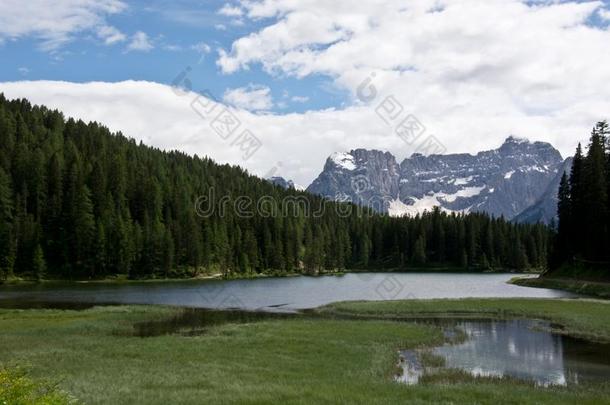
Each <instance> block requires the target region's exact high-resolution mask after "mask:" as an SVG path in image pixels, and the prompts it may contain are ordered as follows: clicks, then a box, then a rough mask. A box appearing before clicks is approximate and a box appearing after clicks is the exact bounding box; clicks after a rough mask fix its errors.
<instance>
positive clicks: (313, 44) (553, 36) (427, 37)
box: [217, 0, 610, 155]
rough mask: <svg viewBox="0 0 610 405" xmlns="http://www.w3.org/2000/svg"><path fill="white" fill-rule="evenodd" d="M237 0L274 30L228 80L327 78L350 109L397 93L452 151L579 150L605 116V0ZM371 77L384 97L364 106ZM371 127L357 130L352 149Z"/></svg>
mask: <svg viewBox="0 0 610 405" xmlns="http://www.w3.org/2000/svg"><path fill="white" fill-rule="evenodd" d="M242 4H243V6H244V8H245V10H246V12H245V16H246V17H247V18H251V19H259V21H268V23H266V24H265V25H264V26H263V27H262V28H260V29H259V30H257V31H255V32H252V33H250V34H248V35H246V36H243V37H241V38H238V39H237V40H236V41H234V42H233V44H232V46H231V48H230V49H226V50H224V51H221V52H219V58H218V60H217V64H218V65H219V67H220V68H221V69H222V71H223V72H224V73H226V74H231V73H233V72H236V71H239V70H242V69H248V68H249V67H250V66H251V65H254V64H256V65H261V66H262V68H263V69H264V70H265V71H267V72H269V73H270V74H272V75H279V76H286V75H287V76H294V77H298V78H302V77H307V76H314V75H325V76H327V77H329V78H330V79H331V80H332V81H333V84H334V85H335V86H337V87H338V88H342V89H346V90H347V91H348V92H349V93H350V94H351V95H352V100H351V104H352V105H354V106H360V105H368V106H369V108H371V109H373V108H375V107H376V105H377V104H378V103H379V102H380V101H381V100H383V99H384V97H386V96H388V95H391V94H393V95H396V97H397V99H398V100H399V101H400V102H401V103H402V104H403V106H404V113H405V114H406V113H412V114H415V115H416V116H417V117H418V118H419V119H420V120H421V121H422V122H423V123H424V124H425V125H426V127H427V128H428V131H429V133H433V134H435V135H436V136H437V137H438V138H439V139H440V140H441V141H442V142H443V143H444V144H445V145H446V146H447V147H448V150H449V151H450V152H459V151H465V152H474V151H477V150H481V149H485V148H491V147H496V146H497V145H498V144H499V142H501V141H502V139H503V138H504V137H505V136H506V135H508V134H510V133H515V134H519V135H522V136H527V137H529V138H531V139H541V140H549V141H553V143H554V144H555V145H556V146H557V147H559V148H560V149H561V150H562V152H563V153H564V154H566V153H573V148H574V145H575V142H576V141H577V140H579V139H582V138H586V134H587V133H588V132H589V127H590V126H591V125H592V123H594V122H595V121H597V120H599V119H603V118H608V115H609V114H610V69H608V66H610V30H609V29H607V28H606V27H603V26H601V27H600V26H594V25H592V24H591V21H593V20H592V19H591V17H594V16H595V15H596V13H599V15H600V16H602V17H603V16H606V15H607V10H606V9H604V8H603V7H604V5H605V4H607V3H606V2H601V1H561V2H560V1H539V2H531V1H527V2H526V1H521V0H486V1H479V0H459V1H458V0H416V1H411V2H405V1H402V0H380V1H375V2H366V1H361V2H354V1H351V0H336V1H333V2H329V1H325V0H308V1H299V2H296V1H293V0H264V1H258V2H250V1H247V2H246V1H244V2H242ZM371 73H375V74H376V76H375V78H374V81H373V85H374V86H375V88H376V90H377V93H378V97H377V98H376V99H375V101H374V102H372V103H367V102H361V101H360V100H359V99H358V97H357V89H358V87H359V85H360V84H361V83H362V81H363V80H364V79H365V78H367V77H369V76H370V75H371ZM356 108H357V107H348V108H347V110H346V111H344V112H336V113H335V114H337V115H341V114H347V112H351V111H354V109H356ZM377 121H379V119H377ZM370 126H371V125H364V126H363V127H362V128H363V129H361V130H360V129H359V130H358V134H357V135H355V134H353V133H350V135H349V136H350V137H351V138H352V139H353V142H352V144H353V145H354V146H358V144H359V141H360V139H361V138H362V137H364V134H362V132H363V131H364V130H365V129H367V130H368V129H369V128H370ZM387 131H389V132H391V129H390V128H389V127H388V129H387ZM465 140H467V141H465ZM382 144H385V145H388V144H387V143H385V142H382ZM388 146H389V145H388ZM386 147H387V146H386ZM394 152H395V153H397V154H399V155H400V154H401V153H400V150H398V151H394Z"/></svg>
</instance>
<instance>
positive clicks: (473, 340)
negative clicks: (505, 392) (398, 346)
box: [397, 320, 610, 386]
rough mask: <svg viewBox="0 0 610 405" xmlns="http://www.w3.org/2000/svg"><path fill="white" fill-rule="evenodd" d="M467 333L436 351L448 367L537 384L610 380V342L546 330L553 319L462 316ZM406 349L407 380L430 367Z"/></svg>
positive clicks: (415, 380)
mask: <svg viewBox="0 0 610 405" xmlns="http://www.w3.org/2000/svg"><path fill="white" fill-rule="evenodd" d="M455 326H456V327H458V328H459V329H461V330H462V331H463V332H464V333H465V334H466V335H467V339H466V340H465V341H464V342H463V343H460V344H454V345H449V344H447V345H444V346H441V347H437V348H435V349H434V350H433V351H432V353H433V354H435V355H438V356H440V357H442V358H443V359H444V360H445V367H447V368H454V369H460V370H464V371H466V372H468V373H470V374H471V375H473V376H484V377H512V378H517V379H521V380H526V381H533V382H534V383H536V384H537V385H541V386H549V385H568V386H569V385H574V384H580V383H583V382H597V381H608V380H610V345H608V344H599V343H592V342H587V341H583V340H577V339H572V338H567V337H564V336H561V335H556V334H552V333H550V332H546V331H544V330H543V329H545V328H548V326H549V324H548V323H545V322H540V321H529V320H512V321H487V322H481V321H477V322H472V321H464V322H457V323H456V325H455ZM407 352H408V351H405V352H401V356H402V357H401V359H404V360H403V361H402V362H401V367H402V368H403V370H405V372H404V375H405V377H402V376H401V377H400V378H397V379H398V380H399V381H402V382H406V383H411V384H412V383H416V382H417V381H418V380H419V377H421V376H422V375H423V374H424V373H425V372H429V370H427V369H425V367H422V365H421V364H420V362H419V360H417V362H409V361H408V360H409V358H413V356H412V355H410V354H406V353H407Z"/></svg>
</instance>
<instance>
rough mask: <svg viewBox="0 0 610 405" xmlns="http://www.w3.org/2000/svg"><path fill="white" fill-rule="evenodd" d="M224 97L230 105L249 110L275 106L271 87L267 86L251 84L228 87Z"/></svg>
mask: <svg viewBox="0 0 610 405" xmlns="http://www.w3.org/2000/svg"><path fill="white" fill-rule="evenodd" d="M222 99H223V101H224V102H225V103H227V104H229V105H232V106H234V107H237V108H242V109H244V110H248V111H263V110H270V109H271V108H273V99H272V97H271V89H270V88H269V87H267V86H260V85H253V84H250V85H248V86H246V87H238V88H236V89H228V90H227V91H225V93H224V95H223V97H222Z"/></svg>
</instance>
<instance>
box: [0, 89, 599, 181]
mask: <svg viewBox="0 0 610 405" xmlns="http://www.w3.org/2000/svg"><path fill="white" fill-rule="evenodd" d="M0 92H4V93H5V96H6V97H9V98H15V97H26V98H28V99H29V100H31V101H32V102H33V103H38V104H45V105H47V106H49V107H51V108H58V109H60V110H61V111H63V112H64V113H65V115H66V116H71V117H76V118H81V119H83V120H87V121H98V122H102V123H104V124H105V125H107V126H108V127H109V128H110V129H111V130H114V131H118V130H120V131H122V132H123V133H124V134H126V135H127V136H131V137H133V138H135V139H137V140H142V141H143V142H144V143H146V144H149V145H153V146H156V147H160V148H164V149H179V150H182V151H185V152H187V153H191V154H194V153H197V154H199V155H200V156H203V155H207V156H210V157H211V158H213V159H214V160H216V161H218V162H221V163H231V164H238V165H241V166H243V167H245V168H247V169H249V170H250V171H251V172H253V173H255V174H257V175H259V176H262V175H264V174H265V173H268V172H269V170H270V169H272V168H273V167H274V166H277V165H278V164H277V162H278V161H281V162H283V164H282V167H281V173H279V174H281V175H282V176H285V177H287V178H290V179H293V180H295V181H296V182H297V183H299V184H309V183H310V182H311V181H312V180H313V179H314V178H315V177H316V176H317V175H318V174H319V173H320V171H321V170H322V168H323V166H324V162H325V160H326V158H327V157H328V156H329V155H330V154H331V153H332V152H334V151H345V150H350V149H353V148H359V147H363V148H375V149H381V150H388V151H391V152H393V153H394V154H395V155H397V156H398V158H399V159H402V158H404V157H405V156H407V155H410V154H411V153H412V152H414V146H407V145H406V144H405V143H404V142H403V141H402V140H401V139H400V138H398V137H397V136H396V135H395V133H394V132H393V131H392V130H391V129H390V128H389V127H388V126H387V125H385V124H384V122H383V121H381V120H380V118H379V117H378V116H377V115H376V114H375V111H374V109H373V108H371V107H370V106H366V105H361V106H353V107H350V108H347V109H344V110H335V109H328V110H323V111H308V112H306V113H303V114H296V113H291V114H286V115H275V114H254V113H251V112H248V111H246V110H240V109H231V111H232V112H233V113H234V114H235V116H236V117H237V118H238V119H239V121H240V122H241V129H240V131H241V130H242V129H249V130H250V131H252V133H254V135H255V136H257V137H258V138H259V139H260V140H261V142H262V145H263V146H262V147H261V149H260V150H259V151H258V152H257V153H256V154H255V155H254V156H253V157H251V158H250V159H249V160H247V161H244V159H243V157H242V152H241V151H240V150H239V149H238V148H236V147H234V146H231V145H230V142H231V140H232V139H229V140H223V139H221V138H220V137H219V136H218V135H217V134H216V133H215V132H214V131H213V130H212V129H211V128H210V120H203V119H202V118H201V117H200V116H199V115H197V114H196V113H195V112H194V111H193V110H192V109H191V102H192V101H193V98H194V97H195V95H194V94H193V93H190V94H187V95H184V96H179V95H177V94H176V93H174V91H173V90H172V88H171V87H169V86H166V85H162V84H158V83H151V82H141V81H140V82H134V81H127V82H118V83H101V82H94V83H67V82H52V81H24V82H13V83H0ZM609 100H610V99H608V98H607V99H606V101H600V103H599V104H598V105H595V106H593V107H594V111H589V110H588V109H589V108H591V107H592V105H590V104H584V105H575V106H573V107H572V108H571V110H570V112H569V113H566V114H564V115H558V116H549V117H545V116H527V115H525V114H523V113H521V112H519V111H515V110H510V111H506V112H502V114H497V115H496V114H492V115H488V114H487V112H485V111H484V112H482V113H481V115H480V117H478V118H477V119H476V120H475V121H476V122H469V121H468V120H469V119H473V115H472V114H466V115H462V114H458V115H454V116H451V117H445V118H444V119H443V120H442V121H440V122H436V121H434V122H431V121H430V122H429V121H424V122H425V124H426V125H427V126H428V128H429V130H431V129H434V134H435V135H436V136H437V137H438V138H439V139H440V140H441V141H442V142H443V143H444V144H445V145H446V146H447V147H448V149H449V151H451V152H477V151H479V150H481V149H492V148H497V147H498V146H499V145H500V144H501V143H502V141H503V140H504V139H505V138H506V137H507V136H508V135H509V134H511V133H514V134H517V135H519V136H524V137H528V138H530V139H532V140H541V141H548V142H551V143H553V144H554V145H555V146H558V147H559V148H560V150H561V151H562V153H564V156H565V154H571V153H573V152H574V148H575V146H576V143H577V142H578V141H584V140H586V139H587V138H588V134H589V132H590V128H591V127H592V125H593V123H594V121H595V120H596V119H599V118H603V117H605V115H603V114H601V113H600V111H603V112H604V114H608V111H610V101H609ZM406 101H408V100H406ZM492 101H493V100H491V101H490V102H492ZM606 116H607V115H606ZM574 117H579V118H578V119H574ZM420 119H423V117H422V116H420ZM238 132H239V131H238ZM430 132H431V131H430Z"/></svg>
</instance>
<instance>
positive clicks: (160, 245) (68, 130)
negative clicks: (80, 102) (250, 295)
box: [0, 96, 549, 278]
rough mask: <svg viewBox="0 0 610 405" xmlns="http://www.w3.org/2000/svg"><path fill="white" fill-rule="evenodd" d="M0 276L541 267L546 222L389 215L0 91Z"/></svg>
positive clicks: (437, 213)
mask: <svg viewBox="0 0 610 405" xmlns="http://www.w3.org/2000/svg"><path fill="white" fill-rule="evenodd" d="M0 142H1V145H2V146H1V148H0V269H1V272H2V273H1V274H2V276H3V277H4V278H6V277H11V276H14V275H15V276H30V277H38V278H42V277H47V278H102V277H106V276H110V275H126V276H128V277H131V278H140V277H169V276H193V275H196V274H200V273H223V274H224V275H226V276H235V275H249V274H257V273H265V272H274V273H291V272H303V273H317V272H320V271H323V270H328V269H333V270H335V269H345V268H348V269H353V268H372V267H374V268H387V269H397V268H401V269H405V268H410V267H423V266H450V267H460V268H464V269H465V268H472V269H489V268H516V269H527V268H541V267H544V266H545V265H546V254H547V250H548V237H549V234H548V230H547V228H546V227H544V226H542V225H516V224H510V223H507V222H506V221H504V220H503V219H492V218H490V217H489V216H487V215H484V214H473V215H467V216H463V215H457V214H445V213H441V212H439V211H434V212H432V213H426V214H424V215H423V216H417V217H415V218H390V217H388V216H387V215H381V214H373V213H371V212H369V211H368V210H367V209H363V208H357V207H356V206H353V205H348V204H342V203H341V204H340V203H333V202H330V201H327V200H324V199H322V198H321V197H318V196H315V195H313V194H308V193H305V192H300V191H296V190H294V189H288V190H286V189H283V188H282V187H279V186H274V185H272V184H270V183H269V182H267V181H264V180H262V179H259V178H257V177H255V176H252V175H250V174H248V173H247V172H245V171H244V170H242V169H241V168H239V167H232V166H228V165H219V164H217V163H215V162H214V161H212V160H211V159H209V158H207V157H198V156H188V155H186V154H184V153H181V152H176V151H171V152H168V151H161V150H158V149H155V148H151V147H148V146H146V145H143V144H137V143H136V142H135V141H134V140H133V139H128V138H126V137H125V136H123V135H122V134H120V133H117V134H113V133H110V131H109V130H108V129H107V128H105V127H103V126H102V125H100V124H97V123H88V124H87V123H84V122H82V121H75V120H73V119H65V118H64V117H63V115H62V114H61V113H60V112H58V111H51V110H49V109H47V108H45V107H41V106H32V105H31V104H30V103H29V102H28V101H27V100H13V101H8V100H6V99H5V98H4V97H3V96H0Z"/></svg>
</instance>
